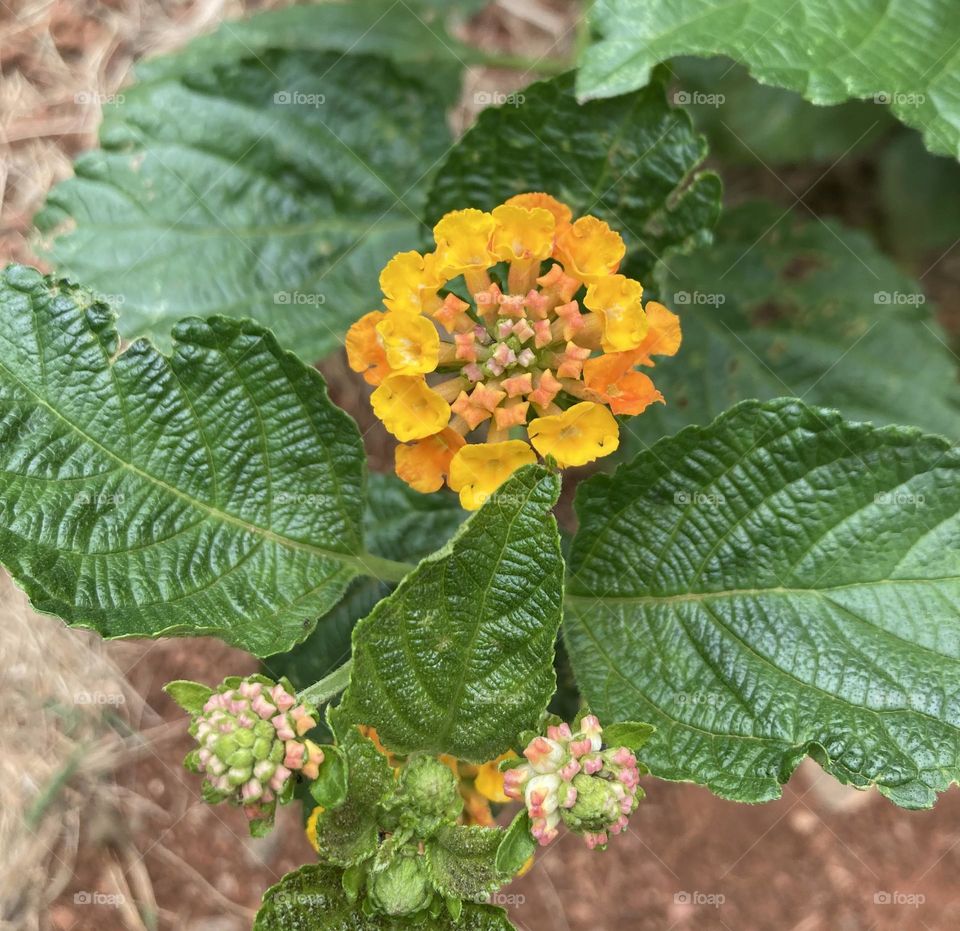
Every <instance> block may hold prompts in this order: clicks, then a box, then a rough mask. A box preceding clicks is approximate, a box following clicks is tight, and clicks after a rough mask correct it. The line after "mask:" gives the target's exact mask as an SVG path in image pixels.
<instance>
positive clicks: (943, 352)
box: [621, 203, 960, 456]
mask: <svg viewBox="0 0 960 931" xmlns="http://www.w3.org/2000/svg"><path fill="white" fill-rule="evenodd" d="M658 291H659V297H660V298H661V300H663V302H664V303H665V304H666V305H667V306H668V307H670V308H672V309H673V310H675V311H676V312H677V313H679V314H680V319H681V325H682V327H683V345H682V346H681V347H680V352H679V353H678V355H677V356H676V357H675V358H673V359H665V360H663V361H662V362H660V363H658V365H657V367H656V369H654V370H653V371H652V372H651V373H650V374H651V376H652V378H653V380H654V382H655V383H656V385H657V388H658V389H659V390H660V391H661V392H662V393H663V395H664V397H665V398H666V405H661V404H656V405H653V406H652V407H650V408H648V409H647V410H646V411H644V413H643V415H642V416H640V417H635V418H631V419H629V420H627V421H626V422H625V423H624V428H623V431H622V437H621V445H622V448H623V451H624V454H625V455H627V456H629V455H632V454H633V453H635V452H637V451H639V450H641V449H644V448H645V447H646V446H647V445H649V444H650V443H652V442H653V441H654V440H656V439H658V438H659V437H661V436H665V435H670V434H673V433H676V432H677V431H678V430H680V429H681V428H682V427H684V426H686V425H688V424H690V423H699V424H707V423H709V422H710V420H712V419H713V418H714V417H716V416H717V415H718V414H720V413H721V412H722V411H724V410H726V409H727V408H728V407H730V406H732V405H733V404H736V403H737V402H738V401H743V400H745V399H747V398H759V399H760V400H767V399H770V398H775V397H780V396H783V395H796V396H797V397H801V398H803V399H805V400H807V401H808V402H810V403H813V404H822V405H830V406H833V407H837V408H839V409H840V411H841V412H842V413H843V414H844V415H845V416H846V417H848V418H850V419H855V420H871V421H874V422H875V423H880V424H889V423H909V424H914V425H916V426H919V427H922V428H923V429H925V430H929V431H931V432H934V433H943V434H946V435H949V436H956V435H957V434H958V425H960V416H958V415H960V387H958V385H957V378H956V365H955V360H954V359H953V358H952V356H951V355H950V353H949V351H948V350H947V347H946V342H945V338H944V336H943V333H942V331H941V329H940V327H939V326H938V325H937V323H936V321H935V320H934V319H933V315H932V314H931V312H930V308H929V307H928V306H927V303H926V297H925V296H924V293H923V290H922V288H921V287H920V284H919V283H918V282H916V281H915V280H913V279H911V278H910V277H909V276H908V275H905V274H904V273H903V272H901V271H900V270H899V269H898V268H897V267H896V266H895V265H894V264H893V262H891V261H890V260H889V259H888V258H886V257H885V256H884V255H883V254H882V253H880V252H879V251H878V250H877V249H876V247H875V246H874V245H873V243H872V242H871V241H870V240H869V239H868V238H867V237H866V236H865V235H863V234H862V233H858V232H855V231H852V230H846V229H844V228H843V227H841V226H839V225H838V224H836V223H834V222H833V221H831V220H809V221H808V220H805V219H803V218H801V217H800V216H799V215H791V214H788V215H786V216H784V214H783V211H782V210H781V209H780V208H779V207H775V206H774V205H772V204H767V203H757V204H750V205H747V206H744V207H739V208H736V209H734V210H731V211H729V212H727V213H725V214H724V217H723V219H722V220H721V222H720V225H719V227H718V229H717V237H716V243H715V244H714V245H713V246H711V247H710V248H704V249H700V250H697V251H696V252H695V253H693V254H691V255H689V256H676V257H674V258H672V259H671V260H670V262H669V270H668V269H667V268H666V267H664V268H661V269H660V274H659V287H658ZM920 360H922V362H921V361H920Z"/></svg>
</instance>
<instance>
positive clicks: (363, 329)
mask: <svg viewBox="0 0 960 931" xmlns="http://www.w3.org/2000/svg"><path fill="white" fill-rule="evenodd" d="M384 317H386V314H385V313H382V312H381V311H379V310H372V311H371V312H370V313H368V314H364V315H363V316H362V317H361V318H360V319H359V320H358V321H357V322H356V323H354V324H353V326H351V327H350V329H349V330H347V339H346V343H347V362H348V363H349V365H350V368H352V369H353V370H354V371H355V372H360V373H361V374H362V375H363V379H364V381H366V382H367V383H368V384H371V385H379V384H380V382H382V381H383V380H384V378H386V377H387V376H388V375H389V374H390V364H389V363H388V362H387V354H386V352H384V349H383V345H382V344H381V342H380V338H379V336H378V334H377V325H378V324H379V323H380V321H381V320H383V319H384Z"/></svg>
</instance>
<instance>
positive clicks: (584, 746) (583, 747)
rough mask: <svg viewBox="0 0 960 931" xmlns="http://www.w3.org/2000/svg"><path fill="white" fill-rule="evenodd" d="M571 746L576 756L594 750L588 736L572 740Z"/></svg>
mask: <svg viewBox="0 0 960 931" xmlns="http://www.w3.org/2000/svg"><path fill="white" fill-rule="evenodd" d="M569 747H570V754H571V756H574V757H581V756H583V755H584V754H587V753H590V751H591V750H593V746H592V744H591V743H590V741H589V740H588V739H587V738H584V739H583V740H571V741H570V744H569Z"/></svg>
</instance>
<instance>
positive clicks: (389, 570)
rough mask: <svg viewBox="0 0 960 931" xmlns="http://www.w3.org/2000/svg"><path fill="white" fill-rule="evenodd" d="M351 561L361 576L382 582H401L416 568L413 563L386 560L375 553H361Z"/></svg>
mask: <svg viewBox="0 0 960 931" xmlns="http://www.w3.org/2000/svg"><path fill="white" fill-rule="evenodd" d="M350 561H351V563H352V565H353V566H354V567H355V568H356V569H357V571H358V572H359V573H360V574H361V575H368V576H370V577H371V578H373V579H379V580H380V581H381V582H399V581H401V580H402V579H403V578H404V576H406V575H407V573H409V572H411V571H412V570H413V569H415V568H416V566H414V565H413V564H412V563H408V562H397V561H396V560H394V559H384V557H383V556H374V555H373V553H360V554H358V555H357V556H354V557H352V559H351V560H350Z"/></svg>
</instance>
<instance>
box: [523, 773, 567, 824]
mask: <svg viewBox="0 0 960 931" xmlns="http://www.w3.org/2000/svg"><path fill="white" fill-rule="evenodd" d="M559 788H560V777H559V776H557V775H555V774H553V773H550V774H548V775H542V776H534V777H533V778H532V779H531V780H530V781H529V782H528V783H527V786H526V789H525V790H524V800H525V802H526V804H527V811H529V812H530V817H531V818H543V817H544V816H546V815H549V814H552V813H553V812H555V811H556V810H557V807H558V806H559V804H560V799H559V797H558V795H557V790H558V789H559Z"/></svg>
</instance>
